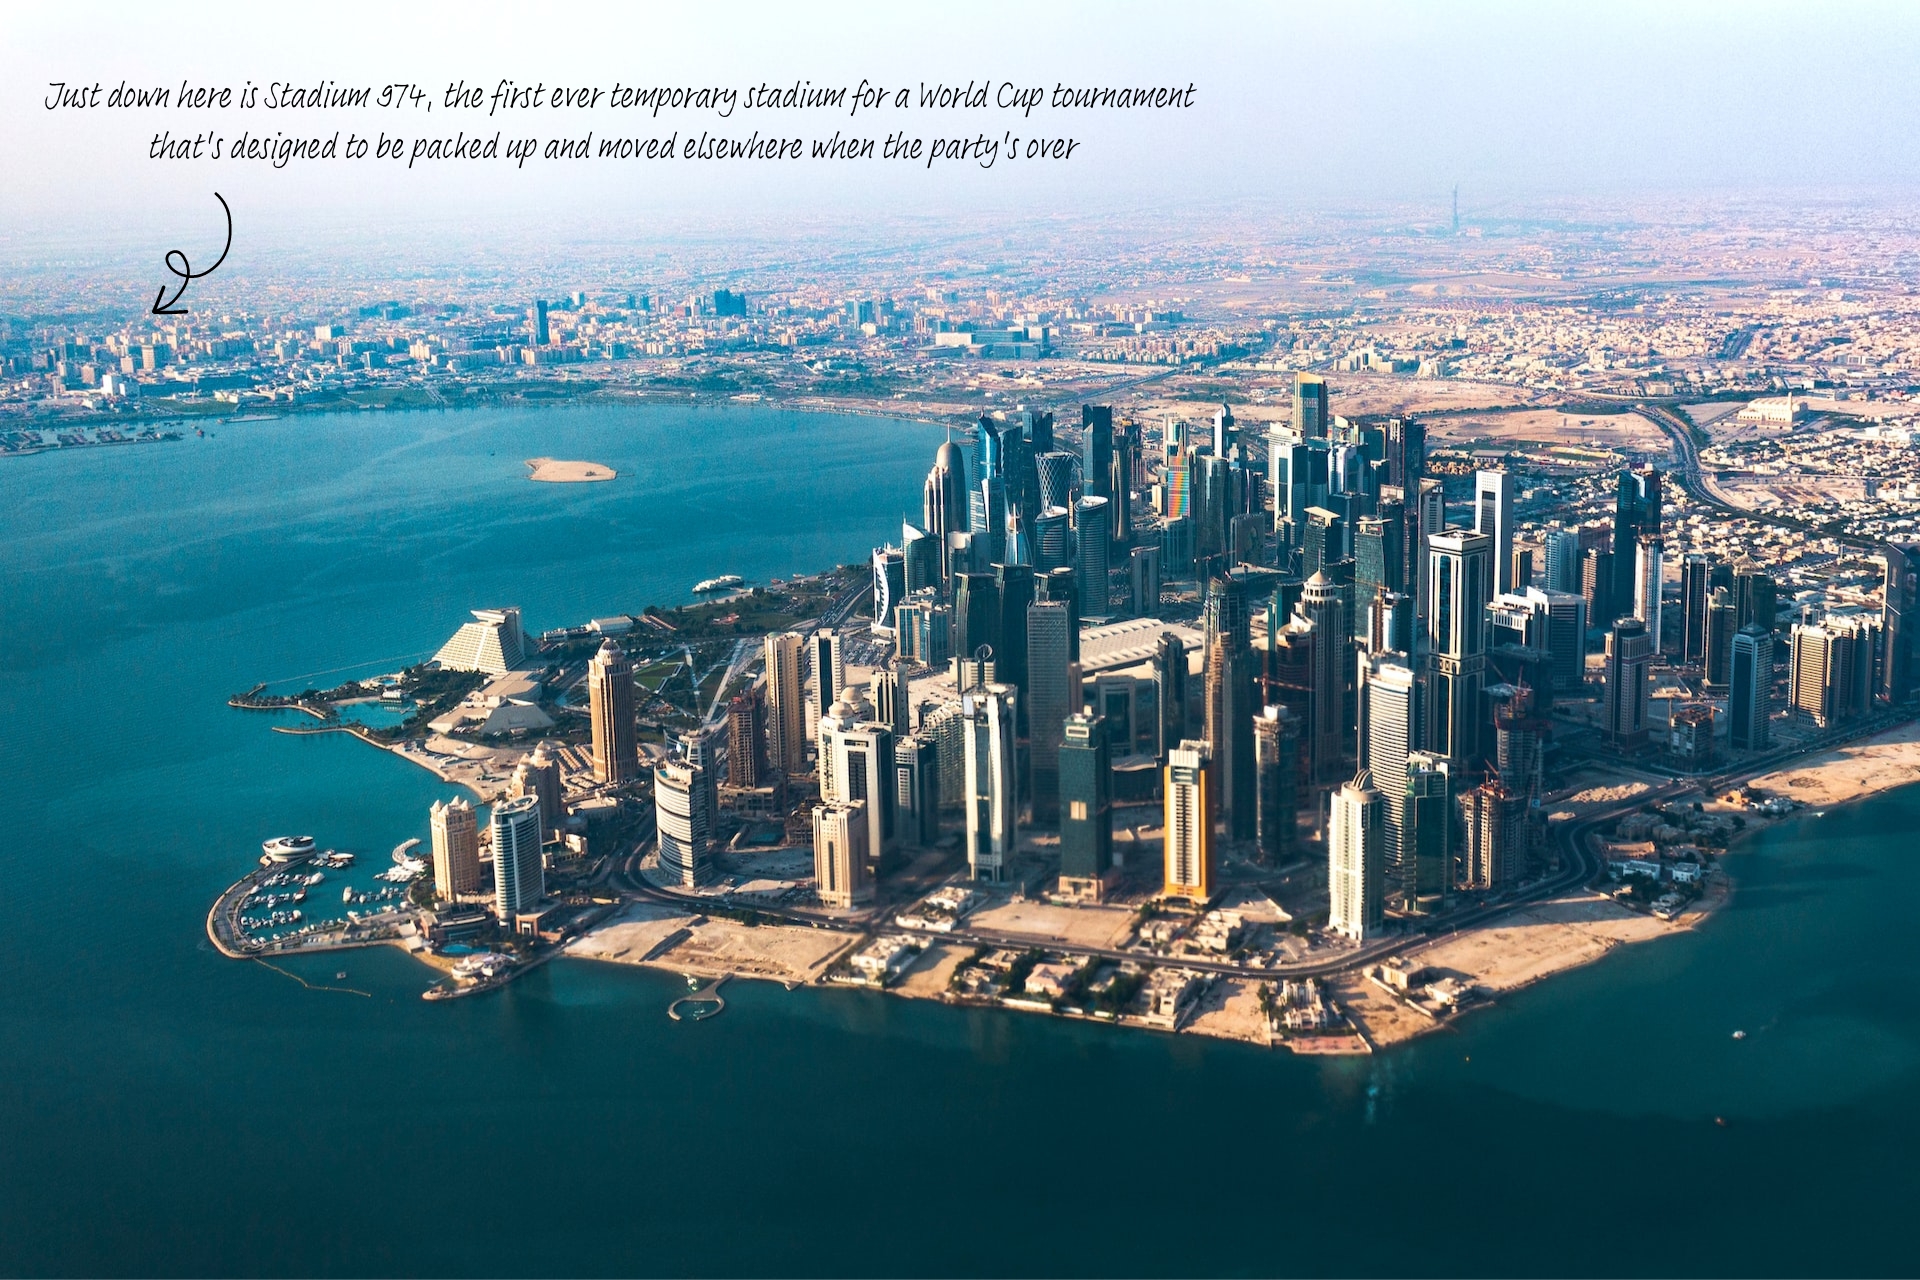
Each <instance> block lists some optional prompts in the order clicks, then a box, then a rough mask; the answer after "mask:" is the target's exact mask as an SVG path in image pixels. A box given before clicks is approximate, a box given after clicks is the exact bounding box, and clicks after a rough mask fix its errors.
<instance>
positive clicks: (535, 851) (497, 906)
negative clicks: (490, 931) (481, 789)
mask: <svg viewBox="0 0 1920 1280" xmlns="http://www.w3.org/2000/svg"><path fill="white" fill-rule="evenodd" d="M491 825H492V827H493V913H494V915H496V916H498V917H499V919H500V923H501V924H502V925H504V926H506V927H507V928H512V927H513V918H514V917H515V916H517V915H519V914H520V913H521V912H523V911H531V910H533V909H534V907H535V906H536V905H537V904H538V903H539V901H540V899H541V898H543V897H545V896H546V892H547V884H546V867H545V865H544V864H543V863H542V862H541V860H540V801H539V800H538V799H537V798H536V797H534V796H521V797H520V798H519V799H518V800H502V801H501V802H500V803H499V804H496V805H494V806H493V817H492V824H491Z"/></svg>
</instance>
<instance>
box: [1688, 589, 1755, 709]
mask: <svg viewBox="0 0 1920 1280" xmlns="http://www.w3.org/2000/svg"><path fill="white" fill-rule="evenodd" d="M1739 618H1740V610H1739V607H1738V606H1737V605H1736V604H1735V603H1734V600H1733V593H1732V592H1731V591H1729V590H1728V589H1727V588H1725V587H1715V588H1714V589H1713V594H1712V595H1710V596H1708V597H1707V623H1706V635H1705V637H1704V640H1703V643H1702V648H1701V657H1702V661H1703V666H1704V669H1705V676H1706V682H1707V685H1708V686H1709V687H1710V688H1716V689H1724V688H1726V687H1727V681H1728V680H1729V679H1730V678H1731V677H1730V675H1729V673H1730V672H1731V671H1732V670H1733V667H1732V659H1733V637H1734V635H1735V634H1736V633H1737V632H1738V631H1739V630H1740V626H1739ZM1769 660H1771V659H1769Z"/></svg>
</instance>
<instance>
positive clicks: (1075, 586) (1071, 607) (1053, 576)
mask: <svg viewBox="0 0 1920 1280" xmlns="http://www.w3.org/2000/svg"><path fill="white" fill-rule="evenodd" d="M1078 577H1079V575H1078V574H1077V573H1076V572H1075V571H1074V570H1073V569H1072V568H1062V569H1053V570H1050V571H1048V572H1046V573H1038V574H1035V575H1034V578H1033V598H1034V599H1035V600H1052V601H1054V602H1056V603H1058V604H1064V605H1065V606H1067V656H1068V657H1069V658H1071V659H1072V660H1073V661H1075V662H1078V661H1080V585H1079V581H1078ZM1029 661H1031V660H1029Z"/></svg>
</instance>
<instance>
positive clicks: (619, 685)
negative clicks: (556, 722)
mask: <svg viewBox="0 0 1920 1280" xmlns="http://www.w3.org/2000/svg"><path fill="white" fill-rule="evenodd" d="M587 712H588V717H589V718H590V719H591V720H592V722H593V778H594V781H595V782H625V781H627V780H628V779H630V778H632V777H633V776H635V774H637V773H638V772H639V769H640V748H639V745H638V743H637V742H636V740H635V736H634V735H635V733H636V726H635V724H634V718H633V663H632V662H630V661H628V659H627V655H626V654H625V653H624V652H622V650H621V648H620V646H619V645H617V644H615V643H614V642H613V641H612V640H611V639H607V640H604V641H602V642H601V645H600V651H599V652H598V653H596V654H594V655H593V658H592V659H591V660H590V661H589V662H588V663H587Z"/></svg>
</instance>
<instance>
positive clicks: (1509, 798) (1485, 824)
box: [1460, 778, 1527, 892]
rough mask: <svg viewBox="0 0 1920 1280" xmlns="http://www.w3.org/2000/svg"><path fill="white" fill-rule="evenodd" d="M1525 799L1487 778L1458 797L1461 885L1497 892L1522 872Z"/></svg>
mask: <svg viewBox="0 0 1920 1280" xmlns="http://www.w3.org/2000/svg"><path fill="white" fill-rule="evenodd" d="M1525 820H1526V798H1525V797H1524V796H1517V795H1515V794H1513V792H1511V791H1509V790H1508V789H1507V788H1506V787H1505V786H1504V785H1502V783H1501V782H1500V781H1499V779H1497V778H1495V779H1489V780H1488V781H1486V782H1483V783H1481V784H1480V785H1479V786H1477V787H1474V788H1472V789H1471V790H1468V791H1467V792H1465V793H1464V794H1462V795H1461V797H1460V825H1461V829H1462V831H1463V832H1464V833H1465V835H1466V845H1465V847H1464V848H1463V849H1462V850H1461V864H1462V871H1463V887H1465V888H1467V889H1475V890H1482V891H1492V892H1498V891H1499V890H1502V889H1509V888H1512V887H1513V886H1514V885H1516V884H1518V883H1519V882H1520V880H1521V879H1522V878H1523V877H1524V876H1525V874H1526V869H1527V866H1526V831H1525V825H1524V824H1525Z"/></svg>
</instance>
